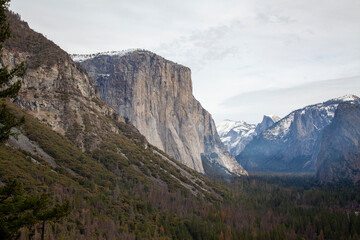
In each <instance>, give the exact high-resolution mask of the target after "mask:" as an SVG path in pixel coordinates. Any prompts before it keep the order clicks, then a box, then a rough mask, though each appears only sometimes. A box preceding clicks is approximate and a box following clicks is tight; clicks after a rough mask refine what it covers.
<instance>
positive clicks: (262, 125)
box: [255, 115, 281, 135]
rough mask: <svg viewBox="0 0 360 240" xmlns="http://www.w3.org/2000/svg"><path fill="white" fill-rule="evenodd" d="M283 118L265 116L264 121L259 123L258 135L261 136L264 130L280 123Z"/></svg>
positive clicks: (257, 127)
mask: <svg viewBox="0 0 360 240" xmlns="http://www.w3.org/2000/svg"><path fill="white" fill-rule="evenodd" d="M280 119H281V118H280V117H278V116H274V115H270V116H267V115H264V117H263V120H262V121H261V123H259V124H258V125H257V126H256V129H255V132H256V135H259V134H260V133H262V132H263V131H264V130H266V129H268V128H269V127H271V126H272V125H274V123H276V122H278V121H279V120H280Z"/></svg>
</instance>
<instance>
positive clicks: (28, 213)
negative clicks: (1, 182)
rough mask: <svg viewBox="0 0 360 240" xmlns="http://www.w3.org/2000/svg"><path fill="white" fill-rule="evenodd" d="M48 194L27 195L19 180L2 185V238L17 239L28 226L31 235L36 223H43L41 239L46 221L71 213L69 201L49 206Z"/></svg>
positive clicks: (53, 220) (0, 204)
mask: <svg viewBox="0 0 360 240" xmlns="http://www.w3.org/2000/svg"><path fill="white" fill-rule="evenodd" d="M49 205H50V200H49V196H48V195H46V194H39V195H27V194H25V192H24V190H23V188H22V187H21V184H20V183H19V182H18V181H17V180H13V181H11V182H9V183H7V184H6V185H5V186H3V187H0V239H17V238H18V237H19V236H20V232H19V230H20V229H21V228H23V227H27V228H28V229H30V230H32V231H30V237H31V235H32V234H33V233H34V225H35V224H37V223H41V225H42V232H41V239H44V236H45V223H46V222H49V221H52V222H55V221H59V220H61V219H62V218H63V217H66V216H67V215H69V213H70V205H69V202H68V201H66V202H65V203H64V204H55V206H54V207H51V208H49Z"/></svg>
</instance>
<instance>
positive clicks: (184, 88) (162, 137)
mask: <svg viewBox="0 0 360 240" xmlns="http://www.w3.org/2000/svg"><path fill="white" fill-rule="evenodd" d="M75 57H76V59H78V60H79V59H81V60H82V61H81V64H82V66H83V67H84V68H85V69H86V70H87V72H88V74H89V76H90V77H91V78H93V79H94V81H95V84H96V85H97V86H98V88H99V90H100V95H101V98H102V100H103V101H105V102H106V103H108V104H109V105H110V106H112V107H113V108H114V109H116V110H117V111H118V113H120V115H122V116H124V117H125V118H126V119H127V120H128V121H129V122H131V123H132V124H133V125H134V126H135V127H136V128H137V129H139V131H140V132H141V134H143V135H144V136H145V137H146V139H147V140H148V141H149V142H150V143H151V144H153V145H155V146H157V147H158V148H160V149H161V150H164V151H165V152H166V153H168V154H170V155H171V156H173V157H174V158H175V159H178V160H179V161H180V162H182V163H184V164H185V165H187V166H189V167H190V168H192V169H195V170H196V171H198V172H201V173H204V172H205V171H204V167H203V161H208V162H209V163H210V164H212V165H213V166H216V165H217V164H220V166H223V167H224V168H225V172H226V171H227V173H233V174H236V175H243V174H246V171H244V170H243V168H242V167H241V166H240V165H239V164H238V163H237V162H236V161H235V159H234V158H233V156H232V155H231V154H230V153H229V152H227V150H226V148H225V146H224V145H223V144H222V142H221V140H220V138H219V136H218V134H217V131H216V127H215V123H214V121H213V119H212V117H211V115H210V114H209V113H208V112H207V111H206V110H205V109H204V108H203V107H202V106H201V104H200V103H199V102H198V101H197V100H196V99H195V98H194V96H193V95H192V82H191V71H190V69H189V68H187V67H184V66H182V65H179V64H176V63H173V62H171V61H168V60H166V59H164V58H162V57H160V56H158V55H156V54H154V53H151V52H149V51H145V50H134V51H129V52H119V53H118V54H116V53H114V52H112V53H111V54H109V53H104V54H96V55H94V57H92V56H90V57H89V56H85V58H81V56H78V55H77V56H75ZM213 163H216V164H213Z"/></svg>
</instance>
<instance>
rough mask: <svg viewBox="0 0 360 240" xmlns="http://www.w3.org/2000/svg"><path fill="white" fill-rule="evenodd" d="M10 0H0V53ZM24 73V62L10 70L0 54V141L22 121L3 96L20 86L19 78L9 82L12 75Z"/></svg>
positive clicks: (12, 94)
mask: <svg viewBox="0 0 360 240" xmlns="http://www.w3.org/2000/svg"><path fill="white" fill-rule="evenodd" d="M9 2H10V0H0V4H1V5H0V53H1V52H2V49H3V43H4V41H5V40H6V39H7V38H9V36H10V27H9V24H8V22H7V20H6V11H7V10H8V6H9ZM24 73H25V68H24V63H21V64H18V65H16V66H15V67H14V68H13V69H11V70H10V71H9V70H8V68H7V66H4V64H3V61H2V55H1V54H0V101H1V102H0V143H1V142H3V141H5V140H6V139H8V138H9V136H10V135H11V129H12V128H13V127H16V126H19V125H21V124H22V123H23V121H24V119H23V118H21V119H17V118H16V117H15V116H14V115H13V114H12V113H10V111H9V110H8V108H7V107H6V104H5V103H4V98H13V97H15V96H16V95H17V94H18V92H19V90H20V87H21V82H20V80H18V81H16V82H15V83H11V82H12V80H13V79H14V77H21V76H23V75H24Z"/></svg>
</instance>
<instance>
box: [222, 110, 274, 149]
mask: <svg viewBox="0 0 360 240" xmlns="http://www.w3.org/2000/svg"><path fill="white" fill-rule="evenodd" d="M279 120H280V118H279V117H277V116H264V118H263V120H262V122H261V123H259V124H249V123H246V122H244V121H231V120H225V121H223V122H221V123H220V124H219V125H218V126H217V130H218V133H219V136H220V139H221V141H222V142H223V143H224V144H225V146H227V147H228V149H229V151H230V153H231V154H233V155H234V156H237V155H239V154H240V153H241V151H242V150H243V149H244V148H245V147H246V145H247V144H248V143H249V142H250V141H251V140H252V139H253V137H254V136H256V135H259V134H260V133H262V132H263V131H264V130H265V129H267V128H269V127H270V126H272V125H273V124H274V123H275V122H277V121H279Z"/></svg>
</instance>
